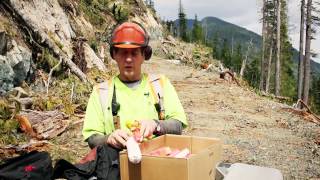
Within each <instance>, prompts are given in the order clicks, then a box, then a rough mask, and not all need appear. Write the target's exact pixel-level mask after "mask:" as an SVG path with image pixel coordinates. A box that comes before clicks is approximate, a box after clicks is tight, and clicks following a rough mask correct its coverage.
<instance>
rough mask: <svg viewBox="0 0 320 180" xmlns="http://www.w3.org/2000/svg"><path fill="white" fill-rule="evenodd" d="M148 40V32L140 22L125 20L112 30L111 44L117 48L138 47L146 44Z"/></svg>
mask: <svg viewBox="0 0 320 180" xmlns="http://www.w3.org/2000/svg"><path fill="white" fill-rule="evenodd" d="M148 41H149V39H148V34H147V32H146V30H145V29H144V28H143V27H142V26H141V25H140V24H138V23H134V22H125V23H122V24H120V25H119V26H117V27H116V28H115V29H114V30H113V33H112V37H111V46H114V47H117V48H138V47H145V46H147V45H148Z"/></svg>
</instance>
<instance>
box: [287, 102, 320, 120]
mask: <svg viewBox="0 0 320 180" xmlns="http://www.w3.org/2000/svg"><path fill="white" fill-rule="evenodd" d="M298 104H301V105H302V107H304V109H298V108H296V107H298V106H294V107H292V108H291V107H284V108H282V109H283V110H286V111H289V112H292V113H293V114H296V115H299V116H302V117H303V118H304V119H305V120H307V121H310V122H313V123H316V124H320V117H318V116H317V115H316V114H315V113H313V112H312V111H311V109H310V107H309V106H308V105H307V104H306V103H305V102H303V100H301V99H299V100H298V101H297V105H298Z"/></svg>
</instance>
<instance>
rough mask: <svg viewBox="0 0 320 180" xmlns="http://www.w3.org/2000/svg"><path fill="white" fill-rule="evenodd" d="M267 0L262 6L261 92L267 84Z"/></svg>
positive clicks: (264, 0)
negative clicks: (265, 58)
mask: <svg viewBox="0 0 320 180" xmlns="http://www.w3.org/2000/svg"><path fill="white" fill-rule="evenodd" d="M266 22H267V20H266V0H263V5H262V56H261V73H260V86H259V89H260V91H263V90H266V89H264V83H265V62H264V61H265V60H264V56H265V47H266Z"/></svg>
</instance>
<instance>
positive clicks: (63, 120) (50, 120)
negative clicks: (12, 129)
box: [16, 110, 69, 140]
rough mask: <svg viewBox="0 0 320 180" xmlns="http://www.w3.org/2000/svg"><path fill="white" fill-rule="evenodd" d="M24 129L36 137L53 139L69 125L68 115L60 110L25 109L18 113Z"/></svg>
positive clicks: (18, 118) (17, 116) (17, 117)
mask: <svg viewBox="0 0 320 180" xmlns="http://www.w3.org/2000/svg"><path fill="white" fill-rule="evenodd" d="M16 119H17V120H18V121H19V124H20V128H21V130H22V131H24V132H25V133H27V134H28V135H30V136H31V137H33V138H36V139H39V140H40V139H51V138H53V137H56V136H58V135H59V134H61V133H62V132H64V131H65V130H66V128H67V127H68V126H69V121H68V120H67V116H66V115H65V114H64V113H62V112H59V111H46V112H42V111H32V110H27V111H26V110H25V111H23V112H21V113H20V114H18V115H16Z"/></svg>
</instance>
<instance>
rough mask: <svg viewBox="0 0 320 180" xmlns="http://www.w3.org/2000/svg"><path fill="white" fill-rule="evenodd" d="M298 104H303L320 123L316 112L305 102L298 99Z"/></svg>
mask: <svg viewBox="0 0 320 180" xmlns="http://www.w3.org/2000/svg"><path fill="white" fill-rule="evenodd" d="M298 103H301V104H302V105H303V106H304V107H305V108H307V112H308V113H310V114H312V115H313V116H314V117H315V118H316V119H317V120H318V121H319V123H320V118H319V117H318V116H317V115H316V114H315V113H314V112H312V111H311V109H310V107H309V106H308V105H307V104H306V103H305V102H304V101H303V100H301V99H298V102H297V104H298Z"/></svg>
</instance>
